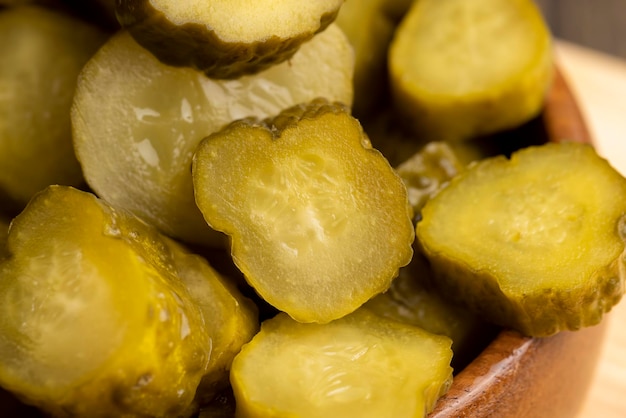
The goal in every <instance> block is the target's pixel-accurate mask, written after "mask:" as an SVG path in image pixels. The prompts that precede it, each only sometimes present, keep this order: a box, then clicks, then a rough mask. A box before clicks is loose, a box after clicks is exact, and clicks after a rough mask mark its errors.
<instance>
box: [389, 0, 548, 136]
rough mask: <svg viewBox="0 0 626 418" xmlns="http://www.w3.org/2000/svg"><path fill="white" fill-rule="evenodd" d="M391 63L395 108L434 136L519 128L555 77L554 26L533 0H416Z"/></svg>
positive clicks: (416, 128)
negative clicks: (543, 15) (550, 27)
mask: <svg viewBox="0 0 626 418" xmlns="http://www.w3.org/2000/svg"><path fill="white" fill-rule="evenodd" d="M388 62H389V74H390V84H391V90H392V95H393V101H394V107H395V108H396V110H397V111H398V112H399V113H400V114H402V115H403V116H404V117H405V118H406V120H407V121H408V122H409V124H410V126H411V127H412V128H413V130H414V131H415V132H416V134H418V135H420V136H421V137H423V138H424V140H426V141H461V140H467V139H469V138H473V137H476V136H481V135H487V134H491V133H494V132H498V131H501V130H504V129H509V128H513V127H517V126H519V125H520V124H522V123H524V122H526V121H528V120H530V119H532V118H533V117H535V116H536V115H537V114H538V113H539V112H540V110H541V108H542V106H543V103H544V101H545V96H546V93H547V91H548V88H549V86H550V85H551V82H552V70H553V56H552V44H551V36H550V31H549V28H548V26H547V24H546V22H545V21H544V19H543V17H542V15H541V12H540V10H539V8H538V7H537V5H536V4H535V2H534V1H533V0H447V1H440V0H419V1H414V2H413V3H412V5H411V8H410V9H409V11H408V12H407V14H406V16H404V18H403V19H402V21H401V23H400V25H399V27H398V28H397V30H396V32H395V36H394V39H393V41H392V43H391V46H390V50H389V61H388Z"/></svg>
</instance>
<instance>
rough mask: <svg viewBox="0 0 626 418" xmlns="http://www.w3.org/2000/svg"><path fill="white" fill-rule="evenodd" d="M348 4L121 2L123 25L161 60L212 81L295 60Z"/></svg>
mask: <svg viewBox="0 0 626 418" xmlns="http://www.w3.org/2000/svg"><path fill="white" fill-rule="evenodd" d="M343 2H344V0H316V1H305V2H302V1H296V0H255V1H232V0H212V1H210V2H207V1H202V0H186V1H180V0H119V1H116V2H115V6H116V13H117V16H118V20H119V22H120V23H121V25H122V26H123V27H125V28H127V29H128V30H129V31H130V33H131V34H132V35H133V37H134V38H135V39H136V40H137V42H138V43H139V44H141V45H143V46H144V47H145V48H146V49H148V50H149V51H151V52H152V53H153V54H154V55H155V56H156V57H158V58H159V59H160V60H161V61H162V62H164V63H166V64H169V65H175V66H189V67H193V68H197V69H199V70H200V71H203V72H205V73H206V74H207V76H209V77H212V78H231V79H232V78H238V77H240V76H242V75H247V74H254V73H257V72H259V71H262V70H265V69H267V68H269V67H271V66H272V65H275V64H277V63H280V62H283V61H285V60H286V59H288V58H291V57H292V56H293V54H294V53H295V52H296V51H297V50H298V48H299V47H300V45H302V44H303V43H304V42H306V41H308V40H310V39H311V38H312V37H313V36H314V35H315V34H317V33H319V32H321V31H323V30H324V29H326V28H327V27H328V25H329V24H330V23H332V22H333V21H334V19H335V17H336V16H337V13H338V11H339V8H340V7H341V5H342V4H343Z"/></svg>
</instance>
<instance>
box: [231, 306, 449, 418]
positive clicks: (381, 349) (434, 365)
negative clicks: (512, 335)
mask: <svg viewBox="0 0 626 418" xmlns="http://www.w3.org/2000/svg"><path fill="white" fill-rule="evenodd" d="M450 344H451V341H450V339H449V338H447V337H444V336H440V335H435V334H430V333H428V332H426V331H424V330H422V329H420V328H418V327H413V326H410V325H406V324H402V323H399V322H396V321H392V320H389V319H386V318H383V317H379V316H376V315H374V314H372V313H369V312H367V311H365V310H357V311H356V312H354V313H352V314H349V315H347V316H345V317H343V318H340V319H338V320H336V321H333V322H330V323H328V324H303V323H299V322H297V321H294V320H293V319H292V318H290V317H289V316H288V315H286V314H285V313H280V314H278V315H277V316H276V317H274V318H272V319H269V320H266V321H265V322H263V324H262V326H261V331H260V332H259V333H258V334H257V335H255V337H254V338H253V339H252V341H251V342H250V343H249V344H247V345H245V346H244V347H243V349H242V350H241V352H240V353H239V354H237V356H236V357H235V360H234V361H233V368H232V370H231V382H232V386H233V391H234V394H235V399H236V404H237V407H236V416H237V417H238V418H252V417H259V418H260V417H264V418H270V417H272V418H282V417H285V418H286V417H289V418H293V417H298V418H322V417H343V418H352V417H354V418H368V417H372V418H385V417H389V418H402V417H411V418H413V417H425V416H426V415H427V413H428V412H430V411H431V410H432V409H433V407H434V405H435V403H436V401H437V399H438V398H439V397H440V396H441V395H443V394H444V393H445V392H446V391H447V389H448V387H449V385H450V383H451V381H452V368H451V367H450V359H451V358H452V350H451V349H450Z"/></svg>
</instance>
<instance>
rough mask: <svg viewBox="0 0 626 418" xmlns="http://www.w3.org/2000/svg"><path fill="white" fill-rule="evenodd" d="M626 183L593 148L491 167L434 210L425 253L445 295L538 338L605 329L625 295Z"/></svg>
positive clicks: (469, 176) (525, 155)
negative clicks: (603, 322) (602, 324)
mask: <svg viewBox="0 0 626 418" xmlns="http://www.w3.org/2000/svg"><path fill="white" fill-rule="evenodd" d="M624 202H626V180H625V179H624V178H623V177H622V176H621V175H620V174H619V173H618V172H616V171H615V170H614V169H613V168H612V167H611V166H610V165H609V164H608V162H607V161H606V160H604V159H602V158H600V157H599V156H598V155H597V154H596V152H595V151H594V149H593V148H592V147H591V146H589V145H584V144H578V143H558V144H557V143H551V144H545V145H541V146H533V147H529V148H526V149H523V150H521V151H518V152H516V153H514V154H513V155H512V156H511V158H510V160H509V159H507V158H505V157H495V158H490V159H486V160H484V161H482V162H480V163H478V164H475V165H472V166H470V168H468V169H467V170H465V171H464V172H462V173H461V174H459V175H458V176H456V177H455V178H453V179H452V180H451V182H450V184H449V186H448V187H446V188H444V189H442V190H441V191H440V192H439V193H438V194H437V195H436V196H435V197H434V198H432V199H431V200H429V201H428V202H427V203H426V205H425V206H424V208H423V209H422V220H421V221H420V222H419V223H418V224H417V236H418V242H419V244H420V246H421V247H422V248H423V251H424V253H425V254H426V256H427V257H428V258H429V260H430V262H431V264H432V266H433V269H434V271H435V272H436V275H437V280H436V283H437V285H438V286H439V287H440V289H441V290H442V291H443V292H445V294H446V295H447V296H448V297H450V298H452V299H453V300H457V301H459V302H461V303H465V304H466V305H467V306H468V307H470V308H471V309H473V310H474V311H476V312H479V313H480V314H482V315H484V316H485V317H486V318H488V319H489V320H491V321H492V322H494V323H497V324H500V325H503V326H507V327H511V328H514V329H517V330H519V331H520V332H522V333H524V334H527V335H530V336H547V335H551V334H554V333H556V332H559V331H561V330H576V329H579V328H581V327H585V326H590V325H594V324H597V323H598V322H600V320H601V319H602V317H603V314H604V313H605V312H608V311H609V310H610V309H611V308H612V307H613V306H614V305H615V304H616V303H617V302H618V301H619V300H620V299H621V297H622V294H623V292H624V279H625V277H624V271H626V270H624V267H625V266H624V263H625V258H624V257H625V256H624V241H625V235H626V234H625V229H624V228H625V227H624V219H625V218H624V216H625V214H626V206H625V205H624Z"/></svg>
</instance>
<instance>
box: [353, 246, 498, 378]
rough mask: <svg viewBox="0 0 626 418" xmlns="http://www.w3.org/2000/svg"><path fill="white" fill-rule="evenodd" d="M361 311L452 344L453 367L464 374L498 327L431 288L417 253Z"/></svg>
mask: <svg viewBox="0 0 626 418" xmlns="http://www.w3.org/2000/svg"><path fill="white" fill-rule="evenodd" d="M361 309H367V310H369V311H371V312H373V313H375V314H377V315H381V316H384V317H386V318H389V319H393V320H395V321H398V322H402V323H405V324H408V325H413V326H416V327H419V328H422V329H424V330H426V331H428V332H431V333H433V334H438V335H445V336H446V337H449V338H450V339H451V340H452V352H453V353H454V356H453V358H452V362H451V365H452V367H453V368H454V371H455V372H458V371H460V370H462V369H463V368H464V367H465V366H466V365H467V364H468V363H469V362H470V361H472V360H473V359H474V358H475V357H476V355H477V354H478V353H479V352H480V351H481V350H482V349H483V348H484V347H485V346H486V345H487V344H488V343H489V342H490V341H491V340H492V339H493V337H494V335H495V334H496V332H497V330H498V329H499V328H498V327H496V326H494V325H492V324H489V323H486V322H485V321H484V320H482V318H480V316H478V315H476V314H474V313H473V312H471V311H469V310H468V309H466V308H464V307H462V306H459V305H457V304H453V303H451V302H450V301H448V300H447V299H446V298H444V297H443V296H442V295H441V294H439V292H437V290H436V289H434V288H433V287H432V272H431V269H430V266H429V264H428V262H427V261H426V259H425V258H424V256H423V255H421V254H419V253H417V252H416V253H415V255H414V256H413V259H412V260H411V263H410V264H409V265H408V266H406V267H403V268H401V269H400V274H399V275H398V277H396V278H395V279H394V281H393V282H392V283H391V287H389V289H388V290H387V291H386V292H385V293H382V294H380V295H378V296H376V297H374V298H372V299H371V300H369V301H367V302H366V303H365V304H364V305H363V307H362V308H361Z"/></svg>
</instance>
